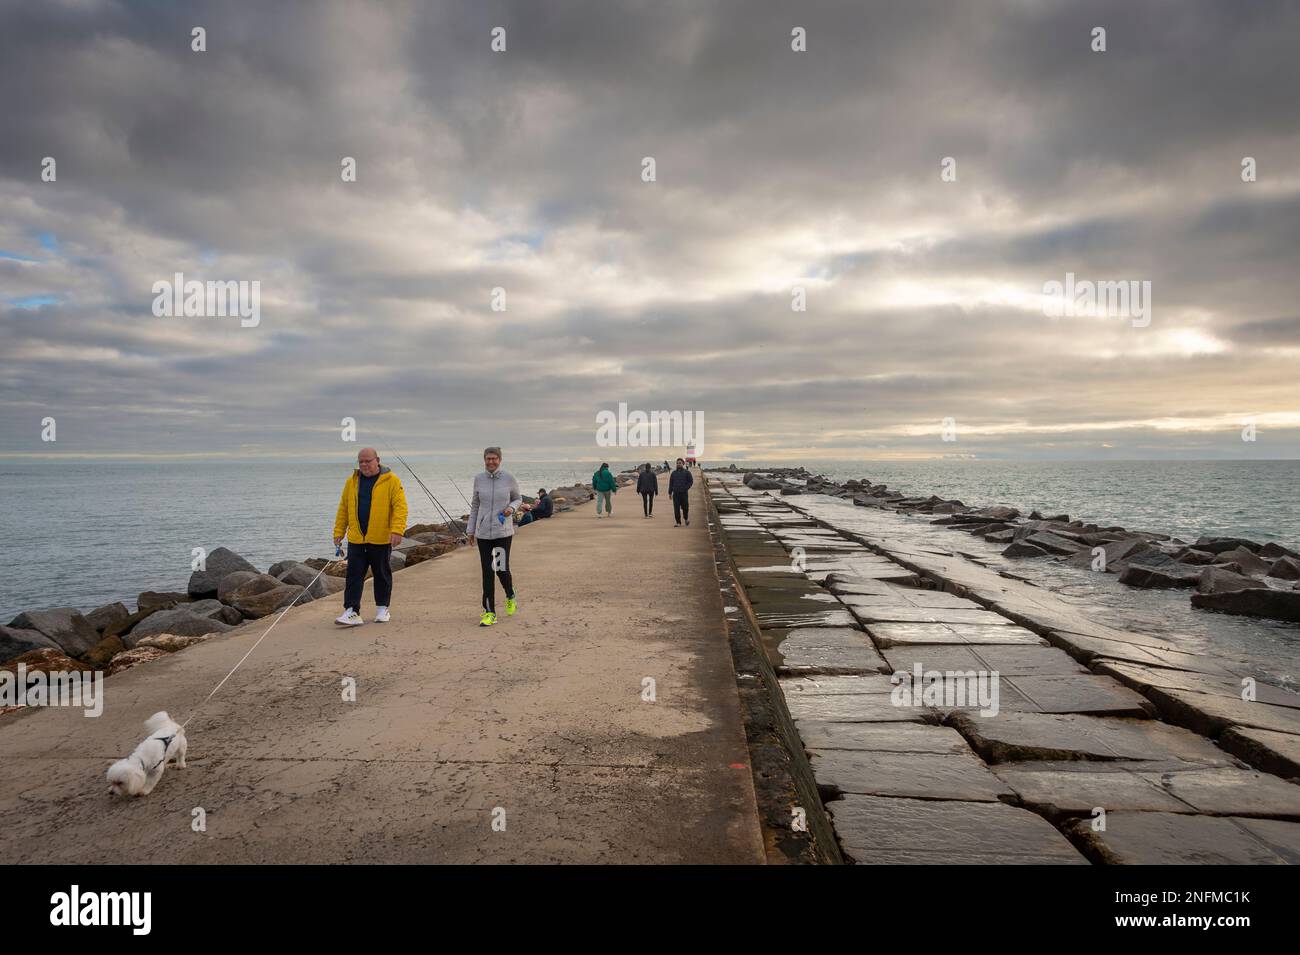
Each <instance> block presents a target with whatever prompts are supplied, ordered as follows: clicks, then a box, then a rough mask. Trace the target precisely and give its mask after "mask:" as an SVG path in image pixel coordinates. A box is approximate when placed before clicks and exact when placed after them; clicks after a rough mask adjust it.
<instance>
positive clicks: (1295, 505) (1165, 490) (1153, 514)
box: [709, 460, 1300, 549]
mask: <svg viewBox="0 0 1300 955" xmlns="http://www.w3.org/2000/svg"><path fill="white" fill-rule="evenodd" d="M800 464H802V465H803V466H804V467H806V468H807V469H808V470H809V471H811V472H812V473H813V474H824V475H825V476H826V477H829V478H832V479H833V480H836V481H846V480H848V479H850V478H858V479H861V478H869V479H870V480H871V481H872V482H873V483H875V484H880V483H885V484H888V485H889V486H890V487H892V488H895V489H897V490H899V491H901V492H903V493H904V494H918V495H930V494H937V495H939V496H940V497H954V498H959V499H960V500H962V501H963V502H965V503H967V504H972V505H976V506H983V505H987V504H1010V505H1012V506H1014V507H1018V508H1020V509H1021V510H1022V511H1024V512H1025V513H1026V514H1028V513H1029V512H1030V511H1032V510H1035V509H1037V510H1040V511H1042V512H1043V513H1044V514H1058V513H1067V514H1069V515H1070V517H1071V518H1080V519H1082V520H1085V521H1092V522H1094V523H1097V524H1101V525H1103V526H1107V525H1111V524H1118V525H1120V526H1122V527H1127V528H1129V529H1130V530H1143V531H1155V532H1157V533H1162V534H1171V535H1173V536H1175V537H1181V538H1182V539H1184V540H1187V541H1194V540H1196V538H1197V537H1201V536H1206V537H1245V538H1248V539H1249V540H1256V541H1259V542H1260V543H1264V542H1266V541H1277V542H1278V543H1280V544H1283V545H1285V546H1287V547H1291V548H1293V549H1300V460H1296V461H1101V462H1092V461H965V460H938V461H888V462H886V461H862V462H844V461H804V462H800ZM709 466H710V467H711V466H713V465H712V464H711V463H710V464H709ZM724 466H725V465H724ZM737 467H740V465H737Z"/></svg>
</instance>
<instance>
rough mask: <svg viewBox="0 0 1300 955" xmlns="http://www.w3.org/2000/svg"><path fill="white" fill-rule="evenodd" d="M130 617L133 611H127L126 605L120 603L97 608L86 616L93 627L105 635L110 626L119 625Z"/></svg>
mask: <svg viewBox="0 0 1300 955" xmlns="http://www.w3.org/2000/svg"><path fill="white" fill-rule="evenodd" d="M129 616H131V611H129V610H127V609H126V604H124V603H121V602H118V603H111V604H104V606H102V607H96V608H95V609H94V610H92V611H90V613H88V614H86V619H87V620H89V621H90V625H91V626H92V627H94V628H95V629H96V630H98V631H99V632H100V633H103V632H104V631H105V630H106V629H107V628H108V627H109V625H110V624H114V623H119V622H120V621H123V620H125V619H126V618H127V617H129Z"/></svg>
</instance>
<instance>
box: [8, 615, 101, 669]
mask: <svg viewBox="0 0 1300 955" xmlns="http://www.w3.org/2000/svg"><path fill="white" fill-rule="evenodd" d="M9 626H10V627H12V628H13V629H15V630H35V631H37V632H38V633H40V634H42V635H44V636H45V637H46V638H47V639H49V640H50V642H52V643H53V644H54V645H55V646H57V647H58V648H59V649H60V650H62V651H63V652H64V653H66V654H67V655H68V656H70V657H77V656H81V654H83V653H85V652H86V651H87V650H89V649H90V648H91V647H93V646H94V645H95V644H97V643H99V640H100V635H99V631H98V630H96V629H95V628H94V627H93V626H92V625H91V623H90V621H89V620H87V619H86V618H85V617H83V616H82V615H81V612H80V611H78V610H75V609H73V608H72V607H57V608H55V609H54V610H34V611H29V612H27V613H20V614H19V615H18V616H16V617H14V619H13V620H11V621H9Z"/></svg>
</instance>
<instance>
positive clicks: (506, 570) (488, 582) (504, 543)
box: [476, 537, 515, 613]
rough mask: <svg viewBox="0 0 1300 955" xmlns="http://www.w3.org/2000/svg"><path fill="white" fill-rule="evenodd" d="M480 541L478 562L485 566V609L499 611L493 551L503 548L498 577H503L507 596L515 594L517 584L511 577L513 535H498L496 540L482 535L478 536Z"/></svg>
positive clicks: (497, 572) (490, 611) (493, 611)
mask: <svg viewBox="0 0 1300 955" xmlns="http://www.w3.org/2000/svg"><path fill="white" fill-rule="evenodd" d="M476 540H477V541H478V562H479V566H480V567H482V568H483V609H484V610H486V611H487V612H488V613H496V612H497V601H496V585H495V583H494V582H493V580H492V574H493V572H494V568H493V567H492V559H493V556H494V555H493V553H492V552H493V551H495V550H497V548H500V549H501V554H500V566H501V569H500V570H497V571H495V573H496V575H497V577H499V578H500V579H501V587H502V589H503V590H505V592H506V596H507V597H513V596H514V595H515V584H514V581H513V580H512V579H511V577H510V542H511V541H512V540H514V538H513V537H498V538H495V539H494V540H484V539H483V538H482V537H479V538H476Z"/></svg>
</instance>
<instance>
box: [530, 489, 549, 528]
mask: <svg viewBox="0 0 1300 955" xmlns="http://www.w3.org/2000/svg"><path fill="white" fill-rule="evenodd" d="M530 513H531V514H532V515H533V520H535V521H539V520H541V519H542V518H543V517H550V516H551V515H552V514H554V513H555V502H554V501H552V500H551V495H549V494H547V493H546V488H544V487H543V488H539V489H538V491H537V501H536V503H535V504H533V509H532V511H531V512H530Z"/></svg>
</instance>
